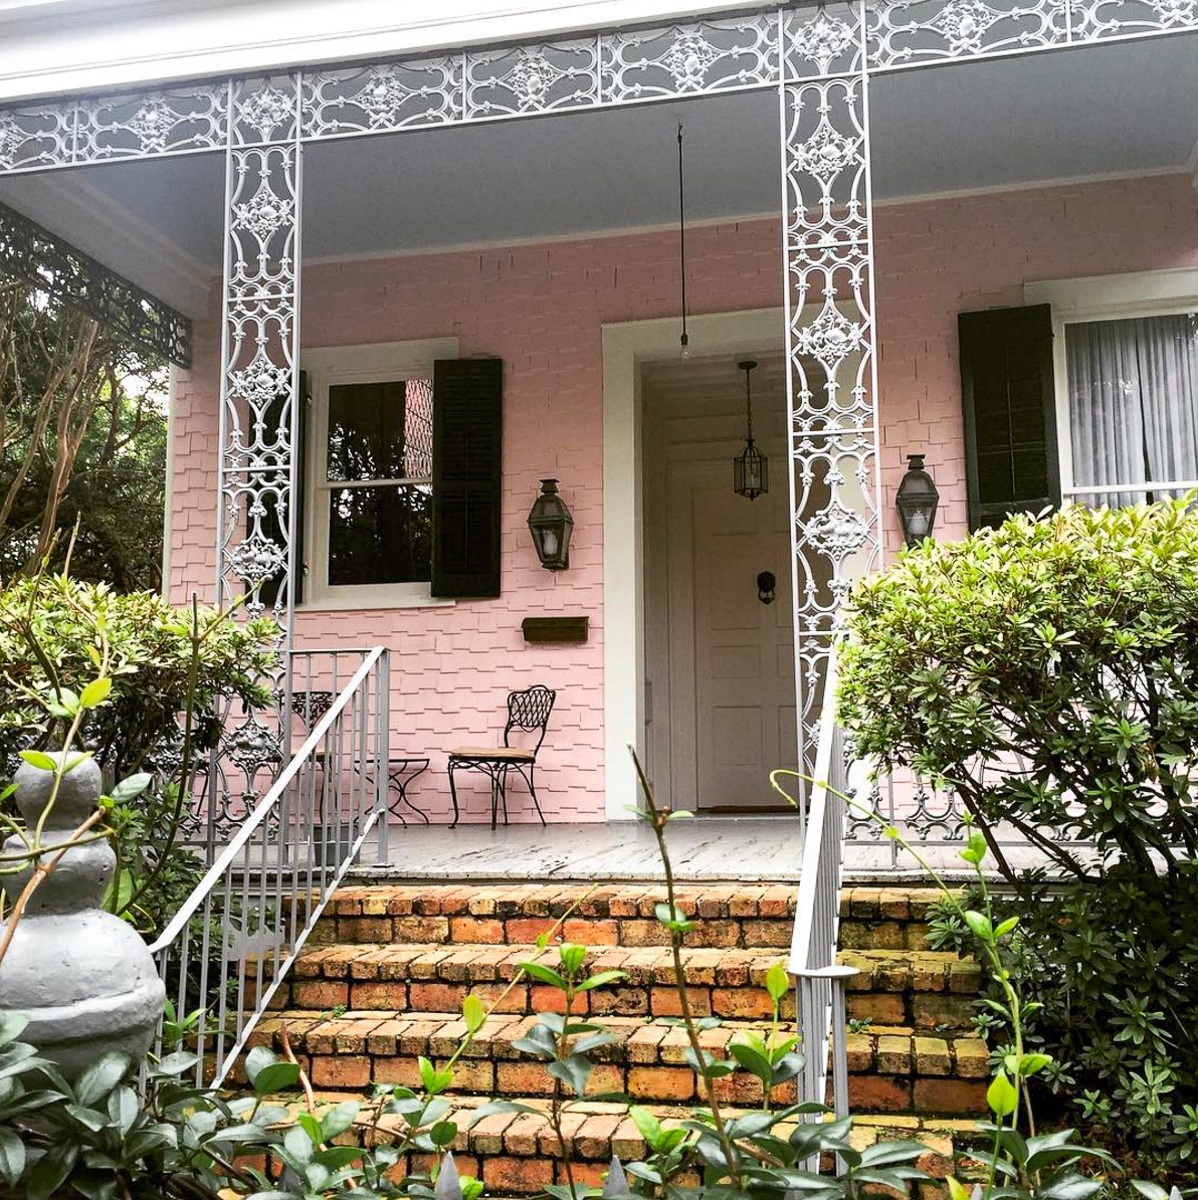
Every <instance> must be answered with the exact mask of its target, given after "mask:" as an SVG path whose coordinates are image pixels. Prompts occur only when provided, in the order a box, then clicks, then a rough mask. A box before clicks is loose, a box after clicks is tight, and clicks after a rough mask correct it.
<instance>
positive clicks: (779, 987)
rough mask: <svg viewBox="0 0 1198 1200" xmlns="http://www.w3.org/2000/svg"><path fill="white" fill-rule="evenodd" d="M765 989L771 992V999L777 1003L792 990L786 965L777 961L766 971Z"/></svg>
mask: <svg viewBox="0 0 1198 1200" xmlns="http://www.w3.org/2000/svg"><path fill="white" fill-rule="evenodd" d="M765 990H766V991H767V992H769V994H770V999H771V1000H772V1001H773V1002H774V1003H775V1004H777V1003H778V1002H779V1001H780V1000H782V999H783V997H785V996H786V995H787V993H789V991H790V975H789V974H788V973H787V971H786V967H785V966H784V965H783V964H782V963H780V962H776V963H774V965H773V966H772V967H770V969H769V970H768V971H767V972H766V973H765Z"/></svg>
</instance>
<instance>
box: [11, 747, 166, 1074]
mask: <svg viewBox="0 0 1198 1200" xmlns="http://www.w3.org/2000/svg"><path fill="white" fill-rule="evenodd" d="M51 757H52V758H55V759H57V758H58V755H51ZM16 784H17V790H16V802H17V807H18V808H19V809H20V810H21V815H22V816H23V817H24V818H25V822H26V826H27V828H33V827H34V826H35V825H36V824H37V822H38V820H39V819H40V817H41V815H42V812H43V810H44V809H45V808H46V805H47V803H48V802H49V800H50V796H51V794H52V789H53V786H54V775H53V773H52V772H50V771H45V770H41V769H40V768H38V767H34V766H31V765H30V764H28V763H24V764H22V766H21V768H20V769H19V770H18V771H17V774H16ZM100 786H101V783H100V768H99V767H98V766H97V765H96V763H95V761H94V760H93V759H90V758H87V759H83V760H82V761H81V762H80V763H79V764H78V765H77V766H75V767H74V768H73V769H72V770H70V771H68V772H67V773H66V774H65V775H64V776H63V778H62V783H61V784H60V785H59V789H58V796H57V798H56V799H55V801H54V805H53V808H52V809H51V810H50V813H49V815H48V817H47V819H46V824H45V829H44V833H43V840H44V841H45V842H46V843H47V844H48V845H54V844H56V843H61V842H63V841H65V840H66V839H67V838H68V837H69V836H70V834H71V833H72V832H73V831H74V830H75V829H77V828H78V827H79V826H80V825H81V824H83V822H84V821H86V820H87V818H88V817H89V816H90V815H91V813H93V812H94V811H95V808H96V803H97V801H98V800H99V797H100ZM22 848H23V843H22V842H21V840H20V839H19V838H17V837H11V838H9V839H7V841H6V842H5V843H4V850H5V851H6V852H7V853H15V852H17V851H18V850H20V849H22ZM115 868H116V856H115V854H114V853H113V850H112V847H111V846H110V845H109V844H108V842H107V841H95V842H90V843H87V844H85V845H80V846H73V847H72V848H71V849H70V850H68V851H67V852H66V853H65V854H64V855H63V857H62V860H61V861H60V862H59V864H58V866H57V867H56V868H55V869H54V870H53V872H51V874H50V875H49V876H48V877H47V878H46V879H44V880H43V881H42V883H41V885H40V886H39V887H38V889H37V890H36V891H35V892H34V894H33V896H32V898H31V899H30V902H29V904H28V906H27V907H26V909H25V913H24V916H23V917H22V918H21V920H20V922H19V923H18V925H17V927H16V929H15V931H14V933H13V938H12V941H11V942H10V943H9V947H8V953H7V954H6V955H5V957H4V961H3V962H0V1009H7V1010H10V1011H16V1012H23V1013H26V1014H28V1015H29V1017H30V1022H29V1025H28V1026H27V1027H26V1029H25V1032H24V1035H23V1037H24V1040H25V1041H28V1042H30V1043H31V1044H32V1045H34V1046H36V1047H37V1048H38V1050H40V1051H41V1052H42V1054H43V1055H44V1056H45V1057H47V1058H49V1059H51V1060H52V1061H54V1062H55V1063H57V1064H58V1066H59V1068H60V1069H61V1070H62V1071H63V1073H64V1074H66V1075H67V1076H68V1077H73V1076H76V1075H78V1074H79V1073H80V1072H81V1071H82V1070H83V1068H84V1067H86V1066H87V1065H88V1064H89V1063H91V1062H93V1061H94V1060H95V1059H96V1058H97V1057H98V1056H99V1055H100V1054H102V1053H104V1052H105V1051H108V1050H120V1051H123V1052H124V1053H126V1054H128V1055H130V1056H131V1057H132V1058H133V1059H134V1060H135V1061H140V1060H141V1059H142V1058H144V1057H145V1055H146V1052H147V1051H148V1050H149V1048H150V1044H151V1041H152V1040H153V1037H154V1030H155V1028H156V1027H157V1024H158V1020H159V1018H160V1016H161V1015H162V1005H163V1000H164V998H165V994H166V993H165V989H164V988H163V985H162V981H161V980H160V979H159V978H158V973H157V971H156V970H155V967H154V960H153V958H152V957H151V955H150V952H149V950H148V949H147V947H146V944H145V942H143V941H142V939H141V938H140V937H139V936H138V934H137V932H136V931H135V930H134V929H133V928H132V926H130V925H128V924H127V923H126V922H124V921H122V920H121V919H120V918H119V917H115V916H113V915H112V914H111V913H107V912H104V911H103V910H102V909H101V907H100V904H101V902H102V901H103V898H104V892H105V889H106V888H107V887H108V883H109V880H110V879H111V878H112V873H113V871H114V869H115ZM32 873H33V865H32V864H30V865H29V866H27V867H25V868H24V869H23V870H22V871H20V872H19V873H17V874H14V875H6V876H0V886H2V887H3V888H4V890H5V892H6V893H7V903H8V904H9V905H11V903H12V902H13V900H14V899H15V898H16V897H17V896H18V895H19V894H20V892H21V889H22V888H23V887H24V886H25V884H26V883H27V882H28V880H29V878H30V877H31V875H32ZM3 928H4V927H3V926H2V925H0V929H3Z"/></svg>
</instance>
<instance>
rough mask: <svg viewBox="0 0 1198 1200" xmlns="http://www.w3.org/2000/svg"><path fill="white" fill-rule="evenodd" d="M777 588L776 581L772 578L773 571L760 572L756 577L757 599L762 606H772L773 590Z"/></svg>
mask: <svg viewBox="0 0 1198 1200" xmlns="http://www.w3.org/2000/svg"><path fill="white" fill-rule="evenodd" d="M777 586H778V581H777V579H775V578H774V573H773V571H762V572H761V574H760V575H758V576H757V599H758V600H760V601H761V603H762V604H773V602H774V600H775V595H774V589H775V588H776V587H777Z"/></svg>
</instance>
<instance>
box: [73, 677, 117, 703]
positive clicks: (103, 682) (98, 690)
mask: <svg viewBox="0 0 1198 1200" xmlns="http://www.w3.org/2000/svg"><path fill="white" fill-rule="evenodd" d="M111 691H112V680H111V679H108V678H107V677H105V678H101V679H93V680H92V681H91V683H89V684H87V686H86V687H84V689H83V691H82V692H80V693H79V705H80V707H81V708H96V707H97V706H98V705H100V704H103V703H104V701H105V700H107V699H108V694H109V693H110V692H111Z"/></svg>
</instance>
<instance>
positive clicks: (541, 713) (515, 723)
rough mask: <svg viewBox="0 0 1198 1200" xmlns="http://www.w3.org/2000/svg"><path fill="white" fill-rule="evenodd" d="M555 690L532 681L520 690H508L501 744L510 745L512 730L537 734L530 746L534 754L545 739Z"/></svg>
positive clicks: (555, 694) (555, 697) (555, 693)
mask: <svg viewBox="0 0 1198 1200" xmlns="http://www.w3.org/2000/svg"><path fill="white" fill-rule="evenodd" d="M556 699H557V692H554V691H550V690H549V688H547V687H546V686H545V685H544V684H542V683H534V684H533V685H532V687H530V688H525V689H524V690H523V691H522V692H509V693H508V698H507V724H506V725H505V726H504V729H503V744H504V745H505V746H510V745H511V744H512V743H511V734H512V730H513V729H515V730H519V731H521V732H524V733H535V734H536V735H537V741H536V745H535V746H532V747H531V750H532V752H533V754H534V755H535V754H536V753H537V751H538V750H540V748H541V743H542V742H543V741H544V740H545V730H546V728H547V727H548V725H549V714H550V713H551V712H552V711H553V702H554V701H555V700H556Z"/></svg>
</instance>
